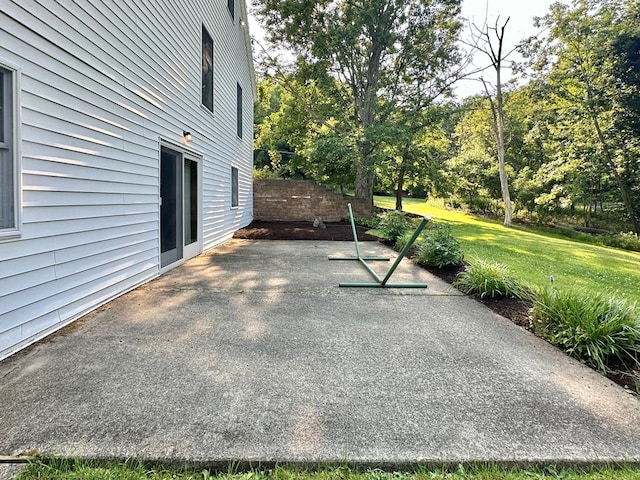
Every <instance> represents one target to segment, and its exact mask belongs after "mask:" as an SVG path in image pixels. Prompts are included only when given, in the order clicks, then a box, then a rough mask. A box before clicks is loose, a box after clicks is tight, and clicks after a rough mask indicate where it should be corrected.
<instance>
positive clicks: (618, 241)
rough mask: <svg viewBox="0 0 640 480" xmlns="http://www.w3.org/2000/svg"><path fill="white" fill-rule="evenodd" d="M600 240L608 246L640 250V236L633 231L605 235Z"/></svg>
mask: <svg viewBox="0 0 640 480" xmlns="http://www.w3.org/2000/svg"><path fill="white" fill-rule="evenodd" d="M602 241H603V243H604V244H605V245H607V246H608V247H615V248H621V249H623V250H631V251H634V252H640V238H639V237H638V236H637V235H636V234H635V233H633V232H627V233H619V234H617V235H606V236H605V237H603V239H602Z"/></svg>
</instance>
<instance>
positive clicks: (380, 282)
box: [329, 203, 431, 288]
mask: <svg viewBox="0 0 640 480" xmlns="http://www.w3.org/2000/svg"><path fill="white" fill-rule="evenodd" d="M347 206H348V207H349V218H350V219H351V228H352V231H353V238H354V241H355V245H356V255H357V256H356V257H355V258H354V257H350V258H337V257H329V260H359V261H360V263H362V265H363V266H364V268H365V269H366V270H367V271H368V272H369V273H370V274H371V276H372V277H373V278H374V279H375V280H376V282H377V283H363V282H357V283H340V284H339V286H340V287H369V288H427V284H426V283H391V284H390V283H387V282H388V281H389V279H390V278H391V275H393V273H394V272H395V271H396V268H398V265H400V262H401V261H402V259H403V258H404V256H405V255H406V253H407V252H408V251H409V249H410V248H411V247H412V246H413V244H414V242H415V241H416V240H417V238H418V237H419V236H420V234H421V233H422V231H423V230H424V228H425V227H426V226H427V223H429V221H430V220H431V217H430V216H429V215H425V216H424V218H423V219H422V220H421V221H420V224H419V225H418V227H417V228H416V230H415V231H414V232H413V235H411V238H410V239H409V241H408V242H407V243H406V244H405V246H404V248H403V249H402V250H401V251H400V253H399V254H398V258H396V261H395V262H393V265H391V268H389V271H388V272H387V274H386V275H385V277H384V278H380V276H379V275H378V274H377V273H376V272H375V271H374V270H373V269H372V268H371V267H370V266H369V265H368V264H367V262H366V261H365V260H379V258H371V259H366V258H363V257H362V256H361V255H360V248H359V246H358V237H357V234H356V225H355V222H354V220H353V210H352V209H351V204H350V203H349V204H348V205H347ZM384 260H388V259H387V258H385V259H384Z"/></svg>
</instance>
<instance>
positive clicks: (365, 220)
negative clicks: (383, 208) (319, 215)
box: [345, 215, 380, 228]
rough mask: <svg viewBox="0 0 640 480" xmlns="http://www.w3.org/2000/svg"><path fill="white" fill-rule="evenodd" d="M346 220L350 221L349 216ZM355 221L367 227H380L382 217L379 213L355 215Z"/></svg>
mask: <svg viewBox="0 0 640 480" xmlns="http://www.w3.org/2000/svg"><path fill="white" fill-rule="evenodd" d="M345 221H346V222H348V221H349V218H346V219H345ZM353 223H355V224H356V225H361V226H363V227H367V228H378V226H379V225H380V219H379V218H378V216H377V215H372V216H371V217H353Z"/></svg>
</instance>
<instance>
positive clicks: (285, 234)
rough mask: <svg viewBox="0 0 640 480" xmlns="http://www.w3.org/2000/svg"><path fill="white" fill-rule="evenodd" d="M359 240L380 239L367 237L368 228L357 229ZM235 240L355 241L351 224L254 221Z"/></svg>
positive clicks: (238, 233) (239, 231)
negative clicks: (319, 225)
mask: <svg viewBox="0 0 640 480" xmlns="http://www.w3.org/2000/svg"><path fill="white" fill-rule="evenodd" d="M356 230H357V233H358V240H360V241H372V242H375V241H377V240H378V237H374V236H372V235H367V233H366V232H367V230H368V228H364V227H356ZM233 238H244V239H248V240H331V241H334V242H350V241H353V232H352V230H351V224H350V223H346V222H329V223H325V228H321V227H314V226H313V223H309V222H264V221H254V222H252V223H251V224H250V225H249V226H247V227H245V228H242V229H240V230H238V231H237V232H236V233H235V234H234V235H233Z"/></svg>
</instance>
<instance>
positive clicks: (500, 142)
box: [482, 18, 513, 227]
mask: <svg viewBox="0 0 640 480" xmlns="http://www.w3.org/2000/svg"><path fill="white" fill-rule="evenodd" d="M507 23H509V18H507V21H506V22H504V24H503V25H502V27H501V28H500V31H498V25H497V21H496V27H495V32H496V37H497V39H498V45H497V49H494V48H493V46H492V45H491V38H490V36H489V28H488V27H487V25H486V24H485V29H484V31H483V33H484V35H485V36H486V39H487V42H488V45H489V47H488V48H489V51H488V52H487V51H485V53H486V54H487V55H488V56H489V58H490V59H491V64H492V66H493V68H494V69H495V71H496V99H495V101H494V100H493V99H492V98H491V94H490V93H489V88H488V87H487V84H486V83H485V81H484V80H482V84H483V85H484V89H485V91H486V92H487V97H488V99H489V103H490V104H491V113H492V114H493V131H494V133H495V135H496V141H497V146H498V170H499V172H500V190H501V192H502V201H503V202H504V224H505V226H507V227H510V226H511V224H512V217H513V208H512V206H511V195H510V194H509V176H508V175H507V170H506V166H505V161H504V103H503V98H502V75H501V70H502V61H503V60H504V58H503V50H502V48H503V46H504V45H503V41H504V30H505V28H506V26H507Z"/></svg>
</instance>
